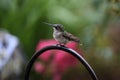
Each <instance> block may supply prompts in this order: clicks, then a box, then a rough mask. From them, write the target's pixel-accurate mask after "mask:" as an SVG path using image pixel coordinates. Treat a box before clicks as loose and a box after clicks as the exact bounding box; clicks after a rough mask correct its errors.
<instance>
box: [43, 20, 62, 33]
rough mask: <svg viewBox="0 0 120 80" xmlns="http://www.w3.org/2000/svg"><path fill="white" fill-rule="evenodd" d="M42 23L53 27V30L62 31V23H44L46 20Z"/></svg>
mask: <svg viewBox="0 0 120 80" xmlns="http://www.w3.org/2000/svg"><path fill="white" fill-rule="evenodd" d="M44 23H45V24H47V25H49V26H51V27H53V28H54V29H55V30H58V31H62V32H63V31H64V29H63V25H62V24H50V23H46V22H44Z"/></svg>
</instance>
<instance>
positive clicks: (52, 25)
mask: <svg viewBox="0 0 120 80" xmlns="http://www.w3.org/2000/svg"><path fill="white" fill-rule="evenodd" d="M43 23H44V24H47V25H49V26H51V27H55V25H54V24H50V23H47V22H43Z"/></svg>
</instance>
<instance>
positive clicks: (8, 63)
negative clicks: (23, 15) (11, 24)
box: [0, 30, 25, 80]
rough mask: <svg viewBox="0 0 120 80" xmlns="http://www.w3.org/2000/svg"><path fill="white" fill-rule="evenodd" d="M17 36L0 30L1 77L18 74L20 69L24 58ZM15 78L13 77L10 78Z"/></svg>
mask: <svg viewBox="0 0 120 80" xmlns="http://www.w3.org/2000/svg"><path fill="white" fill-rule="evenodd" d="M22 54H23V53H22V50H21V49H20V47H19V40H18V38H17V37H15V36H13V35H11V34H10V33H8V32H7V31H5V30H1V31H0V72H1V75H0V76H1V79H0V80H6V78H8V80H10V79H9V77H12V76H13V77H15V76H18V75H19V74H20V73H21V71H22V66H23V63H24V62H25V61H24V58H23V56H22ZM11 80H15V79H11Z"/></svg>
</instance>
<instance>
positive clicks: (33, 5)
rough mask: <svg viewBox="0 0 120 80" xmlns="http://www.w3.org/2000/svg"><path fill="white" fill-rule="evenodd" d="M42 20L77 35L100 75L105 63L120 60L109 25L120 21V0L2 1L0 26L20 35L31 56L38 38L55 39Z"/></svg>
mask: <svg viewBox="0 0 120 80" xmlns="http://www.w3.org/2000/svg"><path fill="white" fill-rule="evenodd" d="M42 22H49V23H61V24H63V25H64V26H65V29H66V30H67V31H69V32H71V33H73V34H74V35H76V36H78V37H79V38H80V39H81V42H82V43H83V46H82V49H83V50H84V52H85V56H87V57H86V58H87V59H88V61H89V62H90V63H92V65H93V66H94V67H95V69H96V70H97V73H98V74H99V75H100V71H101V69H103V68H104V67H107V66H108V65H104V64H106V63H108V64H109V63H110V64H111V65H112V64H113V63H114V60H117V61H118V60H119V58H118V57H116V56H115V57H113V55H115V54H114V53H116V55H118V54H119V50H118V51H117V52H116V51H114V46H112V47H111V42H110V41H111V40H110V39H111V38H109V36H110V35H109V30H110V27H109V24H111V23H115V24H116V23H118V24H119V23H120V1H119V0H0V28H5V29H7V30H8V31H9V32H10V33H12V34H14V35H16V36H18V37H19V39H20V41H21V43H22V45H23V47H24V50H25V52H26V55H27V56H28V58H30V57H31V56H32V55H33V53H34V52H35V47H36V45H37V43H38V41H39V40H43V39H50V38H52V29H51V28H49V27H47V26H46V25H45V24H43V23H42ZM119 27H120V24H119ZM119 29H120V28H119ZM113 32H114V31H113ZM119 42H120V41H119ZM119 42H118V44H120V43H119ZM112 45H113V44H112ZM93 59H96V60H95V61H94V60H93ZM112 60H113V61H112ZM101 62H105V63H103V64H100V63H101ZM114 64H117V63H114ZM109 66H110V65H109ZM116 66H117V65H116ZM112 67H113V68H114V67H115V66H114V65H112ZM112 67H111V68H112ZM111 70H112V69H111ZM117 70H120V69H117ZM111 72H113V71H111ZM101 73H102V72H101ZM106 73H107V71H106ZM102 74H103V73H102ZM107 74H108V73H107ZM111 74H112V73H111ZM112 75H113V74H112ZM100 77H101V76H100ZM113 77H114V76H113ZM103 79H104V78H103ZM106 80H107V79H106ZM113 80H114V79H113Z"/></svg>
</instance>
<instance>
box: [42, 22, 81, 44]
mask: <svg viewBox="0 0 120 80" xmlns="http://www.w3.org/2000/svg"><path fill="white" fill-rule="evenodd" d="M44 23H45V24H47V25H49V26H51V27H52V28H53V30H54V32H53V38H54V39H55V40H56V41H57V42H58V43H59V44H58V45H63V46H64V45H65V44H66V43H68V42H69V41H74V42H77V43H80V39H79V38H78V37H75V36H74V35H72V34H71V33H69V32H67V31H66V30H64V27H63V25H62V24H50V23H46V22H44ZM80 45H82V44H80Z"/></svg>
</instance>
